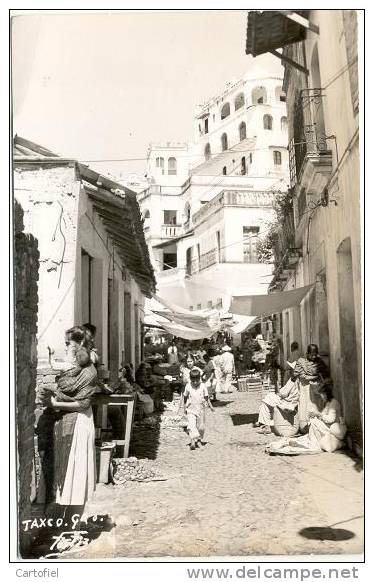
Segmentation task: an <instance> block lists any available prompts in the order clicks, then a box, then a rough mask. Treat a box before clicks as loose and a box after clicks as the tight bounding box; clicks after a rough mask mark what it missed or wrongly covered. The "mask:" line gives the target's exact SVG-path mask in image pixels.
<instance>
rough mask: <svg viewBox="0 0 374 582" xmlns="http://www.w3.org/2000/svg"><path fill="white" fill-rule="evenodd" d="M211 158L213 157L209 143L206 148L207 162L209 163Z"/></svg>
mask: <svg viewBox="0 0 374 582" xmlns="http://www.w3.org/2000/svg"><path fill="white" fill-rule="evenodd" d="M211 156H212V152H211V150H210V143H207V144H206V146H205V148H204V157H205V161H206V162H207V161H208V160H210V158H211Z"/></svg>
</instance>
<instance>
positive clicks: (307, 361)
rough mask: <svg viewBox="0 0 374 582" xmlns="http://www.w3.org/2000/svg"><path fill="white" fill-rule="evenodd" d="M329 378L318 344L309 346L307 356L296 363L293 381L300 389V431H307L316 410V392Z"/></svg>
mask: <svg viewBox="0 0 374 582" xmlns="http://www.w3.org/2000/svg"><path fill="white" fill-rule="evenodd" d="M327 377H329V371H328V368H327V366H326V364H325V363H324V361H323V360H322V358H321V357H320V355H319V353H318V346H317V345H316V344H309V345H308V347H307V351H306V355H305V356H303V357H301V358H299V359H298V360H297V361H296V364H295V368H294V371H293V373H292V377H291V380H292V381H294V382H296V383H297V384H298V387H299V393H300V401H299V421H300V430H301V431H307V429H308V425H309V412H311V411H315V410H316V403H315V394H314V392H315V391H316V390H317V389H318V388H319V387H320V386H321V384H322V383H323V381H324V379H325V378H327Z"/></svg>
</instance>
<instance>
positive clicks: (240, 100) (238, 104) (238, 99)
mask: <svg viewBox="0 0 374 582" xmlns="http://www.w3.org/2000/svg"><path fill="white" fill-rule="evenodd" d="M243 106H244V93H239V95H237V96H236V97H235V111H237V110H238V109H240V108H241V107H243Z"/></svg>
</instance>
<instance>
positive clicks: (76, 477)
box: [56, 407, 96, 505]
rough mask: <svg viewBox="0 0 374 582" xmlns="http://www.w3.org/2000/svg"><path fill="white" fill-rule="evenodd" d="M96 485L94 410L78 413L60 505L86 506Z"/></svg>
mask: <svg viewBox="0 0 374 582" xmlns="http://www.w3.org/2000/svg"><path fill="white" fill-rule="evenodd" d="M95 483H96V457H95V427H94V422H93V414H92V408H91V407H90V408H88V409H87V410H84V411H81V412H78V416H77V420H76V423H75V428H74V434H73V441H72V444H71V448H70V453H69V460H68V465H67V470H66V475H65V481H64V485H63V487H62V490H60V489H59V488H57V492H56V503H58V504H59V505H84V504H85V503H86V501H88V500H89V499H91V497H92V495H93V492H94V490H95Z"/></svg>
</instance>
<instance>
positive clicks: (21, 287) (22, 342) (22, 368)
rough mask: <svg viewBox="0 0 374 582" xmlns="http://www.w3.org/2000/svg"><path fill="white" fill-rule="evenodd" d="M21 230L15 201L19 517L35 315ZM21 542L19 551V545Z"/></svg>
mask: <svg viewBox="0 0 374 582" xmlns="http://www.w3.org/2000/svg"><path fill="white" fill-rule="evenodd" d="M22 230H23V213H22V209H21V207H20V205H19V204H18V203H17V202H16V203H15V249H14V251H15V253H14V268H15V310H16V314H15V338H16V406H17V414H16V419H17V421H16V422H17V449H18V504H19V519H20V520H22V519H25V518H26V519H27V517H26V516H27V515H28V513H29V512H30V496H31V485H32V479H33V476H34V472H33V459H34V422H35V386H36V366H37V350H36V332H37V317H38V287H37V281H38V271H39V251H38V241H37V240H36V239H35V238H34V237H33V236H32V235H30V234H25V233H23V232H22ZM20 542H21V544H20V545H21V553H22V544H23V540H22V539H21V540H20Z"/></svg>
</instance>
